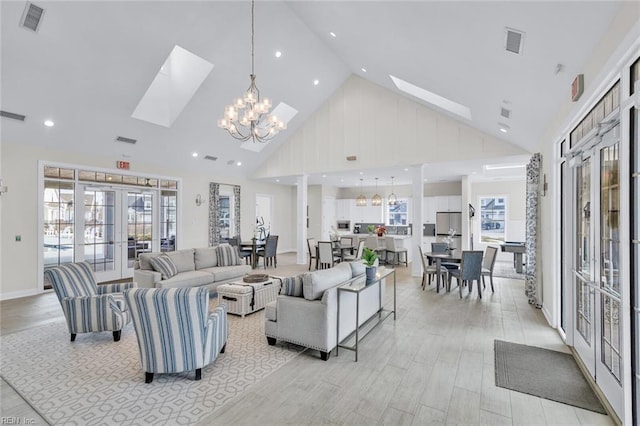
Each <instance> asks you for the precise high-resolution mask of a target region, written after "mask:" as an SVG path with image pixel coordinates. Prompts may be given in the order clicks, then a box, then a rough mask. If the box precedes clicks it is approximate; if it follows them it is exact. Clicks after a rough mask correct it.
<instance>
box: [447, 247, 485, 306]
mask: <svg viewBox="0 0 640 426" xmlns="http://www.w3.org/2000/svg"><path fill="white" fill-rule="evenodd" d="M483 255H484V253H483V252H482V251H479V250H478V251H463V252H462V261H461V262H460V269H450V270H449V282H448V286H449V290H450V289H451V278H452V277H453V278H455V279H456V282H457V283H458V288H459V290H460V298H461V299H462V287H464V286H465V285H467V284H468V286H469V294H471V292H472V291H473V282H474V281H477V283H478V296H479V297H480V298H481V299H482V286H481V285H480V280H481V279H482V257H483Z"/></svg>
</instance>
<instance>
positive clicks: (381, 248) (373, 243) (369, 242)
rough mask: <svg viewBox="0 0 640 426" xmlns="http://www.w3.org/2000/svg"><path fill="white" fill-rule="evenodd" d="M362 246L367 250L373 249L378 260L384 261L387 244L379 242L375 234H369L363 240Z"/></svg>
mask: <svg viewBox="0 0 640 426" xmlns="http://www.w3.org/2000/svg"><path fill="white" fill-rule="evenodd" d="M364 246H365V247H366V248H368V249H369V250H373V251H375V252H376V253H377V254H378V259H379V261H380V262H381V263H382V262H385V261H386V253H387V246H386V245H381V244H380V239H379V238H378V237H377V236H375V235H369V236H368V237H367V239H366V240H365V241H364Z"/></svg>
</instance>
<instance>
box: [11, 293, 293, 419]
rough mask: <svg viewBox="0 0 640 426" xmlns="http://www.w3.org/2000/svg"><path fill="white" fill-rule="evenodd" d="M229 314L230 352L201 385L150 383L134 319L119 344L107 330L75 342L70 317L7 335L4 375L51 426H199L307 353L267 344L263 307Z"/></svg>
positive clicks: (188, 378) (172, 378) (180, 378)
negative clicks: (248, 312) (143, 367)
mask: <svg viewBox="0 0 640 426" xmlns="http://www.w3.org/2000/svg"><path fill="white" fill-rule="evenodd" d="M214 303H215V299H214V300H212V305H214ZM228 318H229V341H228V343H227V348H226V352H225V353H224V354H221V355H220V356H219V357H218V359H217V360H216V361H215V363H213V364H210V365H209V366H207V367H205V368H203V369H202V380H200V381H197V382H196V381H195V380H194V372H189V373H180V374H156V375H155V377H154V379H153V383H151V384H145V383H144V373H143V371H142V370H141V367H140V359H139V352H138V343H137V341H136V335H135V331H134V329H133V325H132V324H130V325H128V326H127V327H126V328H125V329H124V330H123V332H122V339H121V341H120V342H113V337H112V334H111V333H110V332H108V333H107V332H105V333H86V334H79V335H78V337H77V339H76V341H75V342H74V343H71V342H69V334H68V332H67V329H66V325H65V323H63V322H57V323H52V324H48V325H45V326H42V327H39V328H34V329H31V330H26V331H22V332H18V333H14V334H10V335H6V336H2V337H1V338H0V345H1V347H2V359H1V360H0V375H2V377H3V378H4V379H5V380H6V381H7V382H8V383H9V384H10V385H11V386H12V387H13V388H14V389H15V390H16V391H17V392H18V393H20V395H22V397H23V398H24V399H25V400H26V401H27V402H28V403H29V404H31V406H32V407H33V408H35V409H36V411H38V412H39V413H40V414H41V415H42V417H44V418H45V419H46V420H47V421H48V422H49V423H51V424H65V425H69V424H76V425H93V424H153V425H165V424H168V425H174V424H193V423H196V422H197V421H198V420H200V419H202V418H203V417H205V416H207V415H210V414H211V412H213V411H214V410H215V409H217V408H219V407H221V406H222V405H223V404H225V403H226V402H228V401H229V400H231V399H232V398H233V397H235V396H236V395H238V394H240V393H242V392H243V391H245V390H246V389H247V388H249V387H251V386H252V385H253V384H255V383H257V382H258V381H260V380H262V379H264V378H265V377H266V376H268V375H269V374H271V373H273V372H274V371H276V370H278V369H279V368H280V367H282V366H283V365H285V364H286V363H288V362H289V361H291V360H292V359H293V358H294V357H296V356H297V355H298V354H299V353H300V351H301V348H299V347H288V346H281V345H276V346H268V345H267V341H266V338H265V336H264V310H263V311H259V312H256V313H254V314H251V315H249V316H246V317H245V318H240V317H237V316H235V315H228Z"/></svg>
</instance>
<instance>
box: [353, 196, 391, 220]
mask: <svg viewBox="0 0 640 426" xmlns="http://www.w3.org/2000/svg"><path fill="white" fill-rule="evenodd" d="M354 204H355V201H354ZM351 221H352V222H353V223H383V221H382V206H363V207H359V206H355V207H354V208H353V210H352V211H351Z"/></svg>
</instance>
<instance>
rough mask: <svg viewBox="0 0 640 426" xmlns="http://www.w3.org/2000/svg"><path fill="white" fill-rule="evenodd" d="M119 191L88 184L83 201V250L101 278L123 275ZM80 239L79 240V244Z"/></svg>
mask: <svg viewBox="0 0 640 426" xmlns="http://www.w3.org/2000/svg"><path fill="white" fill-rule="evenodd" d="M117 195H118V194H117V192H116V191H115V190H112V189H102V188H95V187H90V186H87V187H85V188H84V193H83V198H84V200H83V203H82V221H81V223H82V227H81V231H82V236H83V239H82V241H83V242H82V246H83V249H82V253H83V255H84V260H85V261H87V262H89V263H90V264H91V265H92V266H93V270H94V272H95V274H96V279H97V280H98V281H109V280H115V279H119V278H121V273H120V265H119V264H118V261H119V259H120V255H119V253H118V252H117V247H118V245H117V243H119V241H117V236H118V233H117V232H116V231H117V229H116V226H118V222H119V220H117V213H118V211H119V210H118V207H119V202H118V200H117ZM78 242H79V241H78V239H76V243H78Z"/></svg>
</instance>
